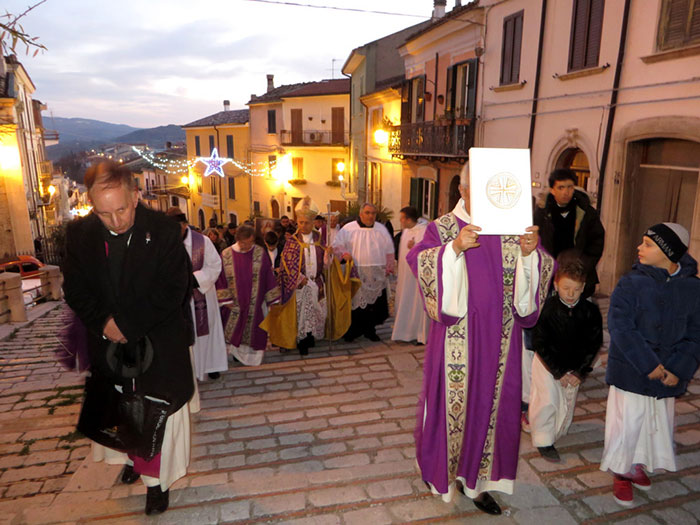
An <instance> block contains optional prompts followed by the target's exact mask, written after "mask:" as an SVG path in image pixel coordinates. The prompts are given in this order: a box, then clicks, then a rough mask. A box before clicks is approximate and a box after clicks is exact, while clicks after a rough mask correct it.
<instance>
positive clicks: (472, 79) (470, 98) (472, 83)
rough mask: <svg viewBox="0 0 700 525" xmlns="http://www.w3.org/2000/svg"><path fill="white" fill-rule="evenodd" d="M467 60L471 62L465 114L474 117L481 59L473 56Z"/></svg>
mask: <svg viewBox="0 0 700 525" xmlns="http://www.w3.org/2000/svg"><path fill="white" fill-rule="evenodd" d="M467 62H468V63H469V69H468V75H467V108H466V109H467V111H466V114H465V116H466V117H467V118H474V117H475V116H476V80H477V76H478V68H479V59H478V58H472V59H471V60H468V61H467Z"/></svg>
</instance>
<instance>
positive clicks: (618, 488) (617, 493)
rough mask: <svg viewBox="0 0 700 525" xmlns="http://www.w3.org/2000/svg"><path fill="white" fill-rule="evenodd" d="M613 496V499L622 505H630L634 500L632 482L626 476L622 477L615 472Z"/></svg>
mask: <svg viewBox="0 0 700 525" xmlns="http://www.w3.org/2000/svg"><path fill="white" fill-rule="evenodd" d="M613 497H614V498H615V501H616V502H617V503H618V504H620V505H622V506H623V507H631V506H632V502H633V501H634V494H633V493H632V482H631V481H630V480H629V479H628V478H623V477H622V476H619V475H618V474H615V478H614V481H613Z"/></svg>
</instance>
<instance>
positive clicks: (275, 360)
mask: <svg viewBox="0 0 700 525" xmlns="http://www.w3.org/2000/svg"><path fill="white" fill-rule="evenodd" d="M64 316H65V310H64V306H63V305H58V306H57V307H56V308H54V309H53V310H51V311H48V312H47V313H46V314H45V315H44V316H43V317H41V318H40V319H37V320H35V321H34V322H33V323H30V324H28V325H27V326H24V327H22V328H20V329H19V330H18V331H16V332H15V333H14V334H11V335H9V336H7V337H5V338H4V339H3V340H2V341H0V523H1V524H24V523H27V524H40V523H59V522H60V523H63V522H68V523H86V522H91V521H97V522H100V523H144V522H145V523H151V522H152V523H178V524H190V523H192V524H206V523H278V522H279V523H294V524H302V523H303V524H314V525H326V524H345V525H354V524H361V525H382V524H392V523H407V522H411V523H465V522H468V521H469V522H471V521H473V522H475V523H494V524H495V523H517V524H523V525H525V524H537V525H542V524H549V523H552V524H567V523H587V524H594V523H618V522H619V523H635V524H654V523H667V524H673V525H679V524H686V523H688V524H690V523H698V518H697V516H700V380H698V379H697V378H696V379H695V381H694V382H693V383H692V384H691V386H690V390H689V392H688V394H687V395H685V396H684V397H683V398H681V399H679V400H678V401H677V403H676V415H677V418H676V434H675V438H676V445H677V459H678V467H679V471H678V472H675V473H664V474H658V475H655V476H653V478H652V481H653V482H654V484H653V486H652V489H651V491H650V492H647V493H642V492H639V491H636V493H635V505H634V507H632V508H631V509H623V508H622V507H619V506H618V505H617V504H616V503H615V502H614V501H613V498H612V494H611V486H612V478H611V476H610V475H609V474H607V473H603V472H600V471H599V470H598V462H599V460H600V457H601V452H602V446H603V431H604V415H605V402H606V396H607V387H606V386H605V384H604V361H605V355H603V356H602V358H601V359H600V360H599V361H598V366H597V367H596V369H595V371H594V373H593V374H592V375H591V377H590V378H589V379H588V380H587V381H586V383H585V384H584V385H583V387H582V389H581V392H580V393H579V397H578V406H577V409H576V415H575V419H574V423H573V425H572V427H571V430H570V432H569V434H568V436H566V437H565V438H563V439H561V440H560V441H559V442H558V443H557V447H558V449H559V450H560V452H561V454H562V458H563V460H564V461H563V462H562V463H561V464H552V463H548V462H546V461H545V460H543V459H542V458H540V456H539V455H538V453H537V452H536V451H535V450H534V449H533V447H532V445H531V443H530V439H529V435H527V434H523V436H522V441H521V459H520V464H519V469H518V478H517V482H516V484H515V493H514V494H513V495H512V496H497V498H498V499H499V501H500V503H501V505H502V507H503V509H504V515H502V516H500V517H489V516H486V515H484V514H482V513H480V512H479V511H477V510H476V508H475V507H474V506H473V504H472V503H471V502H470V501H469V500H468V499H466V498H465V497H464V496H461V495H458V496H457V497H455V500H454V501H453V502H452V503H450V504H447V503H443V502H442V501H441V500H440V499H439V498H437V497H435V496H432V495H431V494H430V493H429V492H428V491H427V490H426V488H425V486H424V484H423V482H422V481H421V480H420V478H419V477H418V474H417V471H416V465H415V458H414V456H415V450H414V444H413V427H414V424H415V406H416V400H417V396H418V393H419V391H420V387H421V364H422V360H423V347H422V346H415V345H411V344H401V343H393V342H392V341H390V340H389V338H390V332H391V326H390V324H389V323H387V324H386V325H384V326H383V327H381V329H380V330H378V333H379V334H380V336H381V338H382V341H381V342H378V343H371V342H369V341H367V340H365V339H363V338H360V340H358V341H357V342H356V343H353V344H347V343H342V344H337V345H333V348H332V349H330V350H329V349H328V348H327V346H324V345H320V346H319V348H316V349H314V350H312V353H311V356H310V357H308V358H306V359H303V360H301V359H300V358H299V356H298V355H297V354H296V353H288V354H281V353H279V352H270V353H269V354H268V355H267V357H266V363H265V364H263V365H262V366H259V367H257V368H242V367H237V368H231V369H230V370H229V371H228V372H227V373H224V374H222V376H221V378H220V379H218V380H216V381H207V382H205V383H203V384H200V393H201V398H202V410H201V412H200V413H199V414H197V415H195V416H193V434H192V441H193V448H192V462H191V465H190V469H189V474H188V476H187V477H185V478H184V479H181V480H179V481H178V482H177V483H176V484H175V485H174V486H173V487H172V488H171V495H170V510H168V512H166V513H165V514H163V515H161V516H159V517H156V518H153V519H149V518H146V516H145V515H144V514H143V508H144V505H145V488H144V487H143V486H142V485H141V484H140V483H139V484H136V485H132V486H125V485H121V484H119V483H118V481H117V477H118V475H119V473H120V470H121V468H120V467H118V466H108V465H105V464H102V463H98V464H96V463H93V462H92V461H91V459H90V457H89V451H90V446H89V442H88V441H87V440H86V439H84V438H82V437H80V436H79V435H78V434H76V432H75V426H74V425H75V422H76V419H77V414H78V412H79V409H80V401H81V388H82V379H81V377H80V376H79V375H78V374H75V373H68V372H65V371H63V370H62V369H61V368H60V366H59V365H58V364H56V362H55V359H54V356H53V353H52V351H51V350H52V348H53V347H55V346H56V345H57V344H58V343H57V340H56V338H55V337H54V336H55V334H56V333H57V332H58V331H59V330H60V328H61V327H62V325H63V322H64Z"/></svg>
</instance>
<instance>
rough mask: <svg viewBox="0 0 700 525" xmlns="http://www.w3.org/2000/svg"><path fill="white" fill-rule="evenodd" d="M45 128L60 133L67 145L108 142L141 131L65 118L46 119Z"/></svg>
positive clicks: (99, 122) (97, 121)
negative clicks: (75, 142)
mask: <svg viewBox="0 0 700 525" xmlns="http://www.w3.org/2000/svg"><path fill="white" fill-rule="evenodd" d="M44 126H46V127H47V128H49V129H55V130H56V131H58V133H59V137H60V141H61V142H66V143H68V142H71V141H82V142H96V141H102V142H107V141H111V140H113V139H115V138H116V137H120V136H122V135H126V134H127V133H131V132H132V131H137V130H139V129H141V128H135V127H133V126H127V125H125V124H112V123H110V122H102V121H101V120H92V119H88V118H63V117H53V118H51V117H48V118H45V119H44Z"/></svg>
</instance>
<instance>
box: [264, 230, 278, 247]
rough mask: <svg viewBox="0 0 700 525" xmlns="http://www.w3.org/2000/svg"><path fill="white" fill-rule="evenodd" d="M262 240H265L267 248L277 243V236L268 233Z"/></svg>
mask: <svg viewBox="0 0 700 525" xmlns="http://www.w3.org/2000/svg"><path fill="white" fill-rule="evenodd" d="M264 240H265V244H267V245H269V246H274V245H275V244H277V241H278V240H279V238H278V237H277V234H276V233H275V232H273V231H269V232H267V233H266V234H265V239H264Z"/></svg>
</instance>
